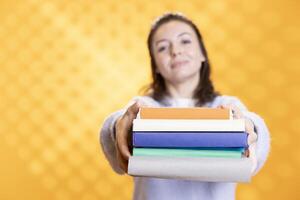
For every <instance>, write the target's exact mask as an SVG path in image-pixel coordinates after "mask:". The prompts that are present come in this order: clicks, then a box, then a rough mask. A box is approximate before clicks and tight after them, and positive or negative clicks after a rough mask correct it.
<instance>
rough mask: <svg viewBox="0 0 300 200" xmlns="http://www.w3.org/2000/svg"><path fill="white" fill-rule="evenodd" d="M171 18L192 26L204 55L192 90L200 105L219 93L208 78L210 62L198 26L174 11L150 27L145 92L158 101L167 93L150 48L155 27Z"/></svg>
mask: <svg viewBox="0 0 300 200" xmlns="http://www.w3.org/2000/svg"><path fill="white" fill-rule="evenodd" d="M172 20H177V21H181V22H184V23H186V24H188V25H190V26H191V27H192V29H193V30H194V31H195V33H196V35H197V38H198V41H199V44H200V45H199V46H200V49H201V52H202V53H203V55H204V57H205V61H204V62H202V63H201V65H202V66H201V69H200V81H199V84H198V86H197V88H196V89H195V91H194V98H195V99H196V100H197V105H198V106H201V105H203V104H205V103H206V102H210V101H212V100H213V99H214V98H215V97H216V96H217V95H219V93H218V92H216V91H215V90H214V86H213V84H212V81H211V80H210V64H209V59H208V56H207V51H206V49H205V46H204V43H203V40H202V36H201V34H200V32H199V30H198V28H197V27H196V25H195V24H194V23H193V22H192V21H191V20H189V19H188V18H186V17H184V16H183V15H181V14H174V13H167V14H164V15H162V16H161V17H160V18H158V19H157V20H156V21H155V22H154V24H153V25H152V27H151V30H150V33H149V35H148V40H147V43H148V50H149V54H150V58H151V70H152V83H151V84H150V85H149V86H148V87H147V89H146V94H147V95H149V96H151V97H153V98H154V99H155V100H157V101H160V100H162V99H163V97H164V96H165V95H166V93H167V90H166V86H165V82H164V78H163V77H162V75H161V74H160V73H156V68H157V66H156V63H155V60H154V55H153V50H152V40H153V36H154V34H155V32H156V31H157V29H158V28H159V27H160V26H161V25H163V24H165V23H167V22H170V21H172Z"/></svg>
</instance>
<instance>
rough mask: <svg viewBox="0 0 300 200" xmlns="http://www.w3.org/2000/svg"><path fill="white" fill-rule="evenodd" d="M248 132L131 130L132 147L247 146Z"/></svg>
mask: <svg viewBox="0 0 300 200" xmlns="http://www.w3.org/2000/svg"><path fill="white" fill-rule="evenodd" d="M247 137H248V134H247V133H246V132H239V133H236V132H234V133H231V132H226V133H217V132H201V133H197V132H159V131H156V132H147V131H134V132H133V146H134V147H187V148H191V147H245V148H247V147H248V142H247Z"/></svg>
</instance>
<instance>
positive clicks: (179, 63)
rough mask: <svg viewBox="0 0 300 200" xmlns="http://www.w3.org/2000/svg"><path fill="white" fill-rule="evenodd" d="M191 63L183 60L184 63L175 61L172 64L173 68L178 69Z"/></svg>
mask: <svg viewBox="0 0 300 200" xmlns="http://www.w3.org/2000/svg"><path fill="white" fill-rule="evenodd" d="M188 62H189V61H187V60H183V61H175V62H174V63H172V65H171V68H172V69H173V68H177V67H181V66H183V65H186V64H187V63H188Z"/></svg>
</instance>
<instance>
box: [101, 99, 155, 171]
mask: <svg viewBox="0 0 300 200" xmlns="http://www.w3.org/2000/svg"><path fill="white" fill-rule="evenodd" d="M136 101H139V102H140V103H141V104H142V105H144V106H147V105H149V106H157V105H158V104H157V102H155V101H154V100H153V99H152V98H150V97H147V96H137V97H134V98H133V99H132V100H131V101H130V102H129V103H128V104H127V105H126V106H125V108H124V109H122V110H119V111H116V112H114V113H112V114H110V115H109V116H108V117H107V118H106V119H105V120H104V122H103V125H102V127H101V129H100V134H99V136H100V137H99V140H100V144H101V147H102V151H103V153H104V155H105V157H106V159H107V160H108V162H109V164H110V166H111V167H112V169H113V170H114V171H115V172H116V173H118V174H124V171H123V170H122V169H121V168H120V166H119V163H118V161H117V149H116V146H115V123H116V121H117V119H119V117H121V116H122V115H123V114H124V113H125V112H126V110H127V108H128V107H129V106H130V105H132V104H133V103H134V102H136Z"/></svg>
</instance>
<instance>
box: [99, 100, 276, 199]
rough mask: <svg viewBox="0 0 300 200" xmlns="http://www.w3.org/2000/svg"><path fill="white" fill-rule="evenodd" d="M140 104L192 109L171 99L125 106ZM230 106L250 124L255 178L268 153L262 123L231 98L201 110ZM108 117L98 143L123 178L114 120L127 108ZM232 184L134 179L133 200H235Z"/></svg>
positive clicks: (187, 102)
mask: <svg viewBox="0 0 300 200" xmlns="http://www.w3.org/2000/svg"><path fill="white" fill-rule="evenodd" d="M137 100H138V101H140V102H142V103H143V104H146V105H147V106H152V107H194V106H195V101H194V100H193V99H172V98H165V99H164V100H162V101H161V102H157V101H155V100H154V99H153V98H151V97H148V96H137V97H135V98H133V99H132V101H131V102H130V103H129V104H128V106H129V105H131V104H132V103H133V102H135V101H137ZM226 104H233V105H235V106H237V107H238V108H239V109H240V110H241V111H242V113H243V115H244V116H245V117H247V118H249V119H251V120H252V122H253V123H254V126H255V130H256V133H257V135H258V140H257V145H256V158H257V162H258V163H257V167H256V169H255V171H254V173H253V174H256V173H257V172H258V171H259V170H260V169H261V168H262V166H263V165H264V163H265V161H266V159H267V156H268V153H269V149H270V136H269V131H268V128H267V127H266V125H265V123H264V120H263V119H262V118H261V117H259V116H258V115H257V114H255V113H253V112H249V111H248V110H247V108H246V107H245V105H244V104H243V103H241V101H240V100H239V99H238V98H236V97H233V96H218V97H216V98H215V99H214V100H213V101H212V102H209V103H206V104H205V105H204V106H203V107H212V108H214V107H217V106H219V105H226ZM128 106H126V107H125V108H124V109H122V110H119V111H117V112H114V113H112V114H111V115H110V116H108V117H107V118H106V119H105V121H104V124H103V126H102V128H101V131H100V143H101V146H102V150H103V152H104V154H105V157H106V158H107V160H108V161H109V163H110V165H111V167H112V169H113V170H114V171H115V172H116V173H118V174H124V172H123V171H122V169H121V168H120V167H119V166H118V163H117V160H116V149H115V145H114V142H115V138H114V132H113V131H114V125H115V122H116V120H117V119H118V118H119V117H120V116H121V115H123V114H124V112H125V111H126V109H127V107H128ZM235 191H236V183H227V182H226V183H225V182H201V181H185V180H176V179H158V178H146V177H134V194H133V199H134V200H169V199H170V200H177V199H178V200H179V199H180V200H181V199H185V200H200V199H204V200H218V199H222V200H232V199H235Z"/></svg>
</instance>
